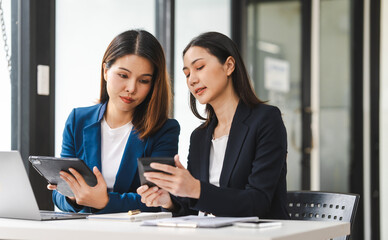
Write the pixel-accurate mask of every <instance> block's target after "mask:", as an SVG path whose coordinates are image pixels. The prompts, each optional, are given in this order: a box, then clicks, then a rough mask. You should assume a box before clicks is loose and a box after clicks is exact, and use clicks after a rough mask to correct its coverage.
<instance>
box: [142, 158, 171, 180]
mask: <svg viewBox="0 0 388 240" xmlns="http://www.w3.org/2000/svg"><path fill="white" fill-rule="evenodd" d="M153 162H155V163H160V164H167V165H170V166H173V167H175V161H174V158H172V157H143V158H138V159H137V167H138V171H139V177H140V184H141V185H148V186H149V187H153V186H155V184H154V183H152V182H150V181H147V180H146V178H145V177H144V173H145V172H162V173H165V174H169V173H166V172H163V171H160V170H156V169H153V168H152V167H151V166H150V164H151V163H153Z"/></svg>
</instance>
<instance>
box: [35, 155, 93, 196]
mask: <svg viewBox="0 0 388 240" xmlns="http://www.w3.org/2000/svg"><path fill="white" fill-rule="evenodd" d="M28 160H29V161H30V163H31V164H32V166H33V167H34V168H35V170H36V171H37V172H38V173H39V174H40V175H42V176H43V177H44V178H45V179H46V180H47V182H48V183H50V184H53V185H57V190H58V191H59V192H60V193H62V194H63V195H65V196H68V197H73V196H74V194H73V192H72V191H71V188H70V187H69V185H68V184H67V183H66V182H65V181H64V180H62V179H61V178H60V175H59V172H60V171H65V172H67V173H69V174H71V173H70V172H69V170H68V169H69V168H74V169H75V170H76V171H77V172H79V173H80V174H81V175H82V176H83V178H84V179H85V182H86V183H87V184H88V185H89V186H91V187H94V186H95V185H96V184H97V179H96V176H95V175H94V173H93V172H92V171H91V170H90V168H89V167H88V166H87V165H86V164H85V162H84V161H82V160H81V159H79V158H57V157H43V156H30V157H29V158H28Z"/></svg>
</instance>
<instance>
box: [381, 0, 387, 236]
mask: <svg viewBox="0 0 388 240" xmlns="http://www.w3.org/2000/svg"><path fill="white" fill-rule="evenodd" d="M380 26H381V40H380V42H381V46H380V47H381V50H380V53H381V56H380V57H381V58H380V216H381V218H380V221H381V222H380V229H381V237H380V239H388V218H387V216H388V206H387V202H388V174H387V173H386V171H387V169H388V148H387V146H388V68H387V66H388V3H387V1H385V0H384V1H383V0H381V23H380Z"/></svg>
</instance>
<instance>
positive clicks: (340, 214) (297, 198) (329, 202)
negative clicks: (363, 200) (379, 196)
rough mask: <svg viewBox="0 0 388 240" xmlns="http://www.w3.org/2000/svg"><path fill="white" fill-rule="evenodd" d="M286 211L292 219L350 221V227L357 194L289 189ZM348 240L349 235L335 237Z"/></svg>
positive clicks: (356, 203)
mask: <svg viewBox="0 0 388 240" xmlns="http://www.w3.org/2000/svg"><path fill="white" fill-rule="evenodd" d="M287 198H288V200H287V203H288V206H287V208H288V213H289V215H290V218H291V219H292V220H311V221H343V222H350V226H351V228H352V223H353V220H354V218H355V216H356V211H357V206H358V201H359V199H360V196H359V195H358V194H347V193H346V194H345V193H332V192H318V191H289V192H287ZM345 239H346V240H348V239H350V235H349V236H344V237H340V238H335V240H345Z"/></svg>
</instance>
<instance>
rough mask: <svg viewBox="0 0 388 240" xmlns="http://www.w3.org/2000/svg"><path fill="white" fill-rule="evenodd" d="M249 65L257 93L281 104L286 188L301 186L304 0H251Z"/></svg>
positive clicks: (271, 101) (248, 26)
mask: <svg viewBox="0 0 388 240" xmlns="http://www.w3.org/2000/svg"><path fill="white" fill-rule="evenodd" d="M247 11H248V14H247V29H248V32H247V34H248V35H247V51H246V52H247V56H246V59H247V68H248V71H249V74H250V76H251V78H252V81H253V84H254V87H255V91H256V93H257V95H258V97H259V98H260V99H261V100H263V101H268V104H270V105H274V106H277V107H279V109H280V111H281V112H282V116H283V121H284V124H285V126H286V129H287V137H288V156H287V168H288V173H287V188H288V189H289V190H297V189H300V188H301V177H302V171H301V166H302V165H301V159H302V153H301V142H302V139H301V137H302V136H301V134H302V126H301V124H302V122H301V121H302V119H301V51H302V49H301V44H300V42H301V31H302V29H301V26H302V25H301V3H300V1H299V0H296V1H292V0H291V1H263V2H261V1H252V2H251V3H250V4H248V7H247Z"/></svg>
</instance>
